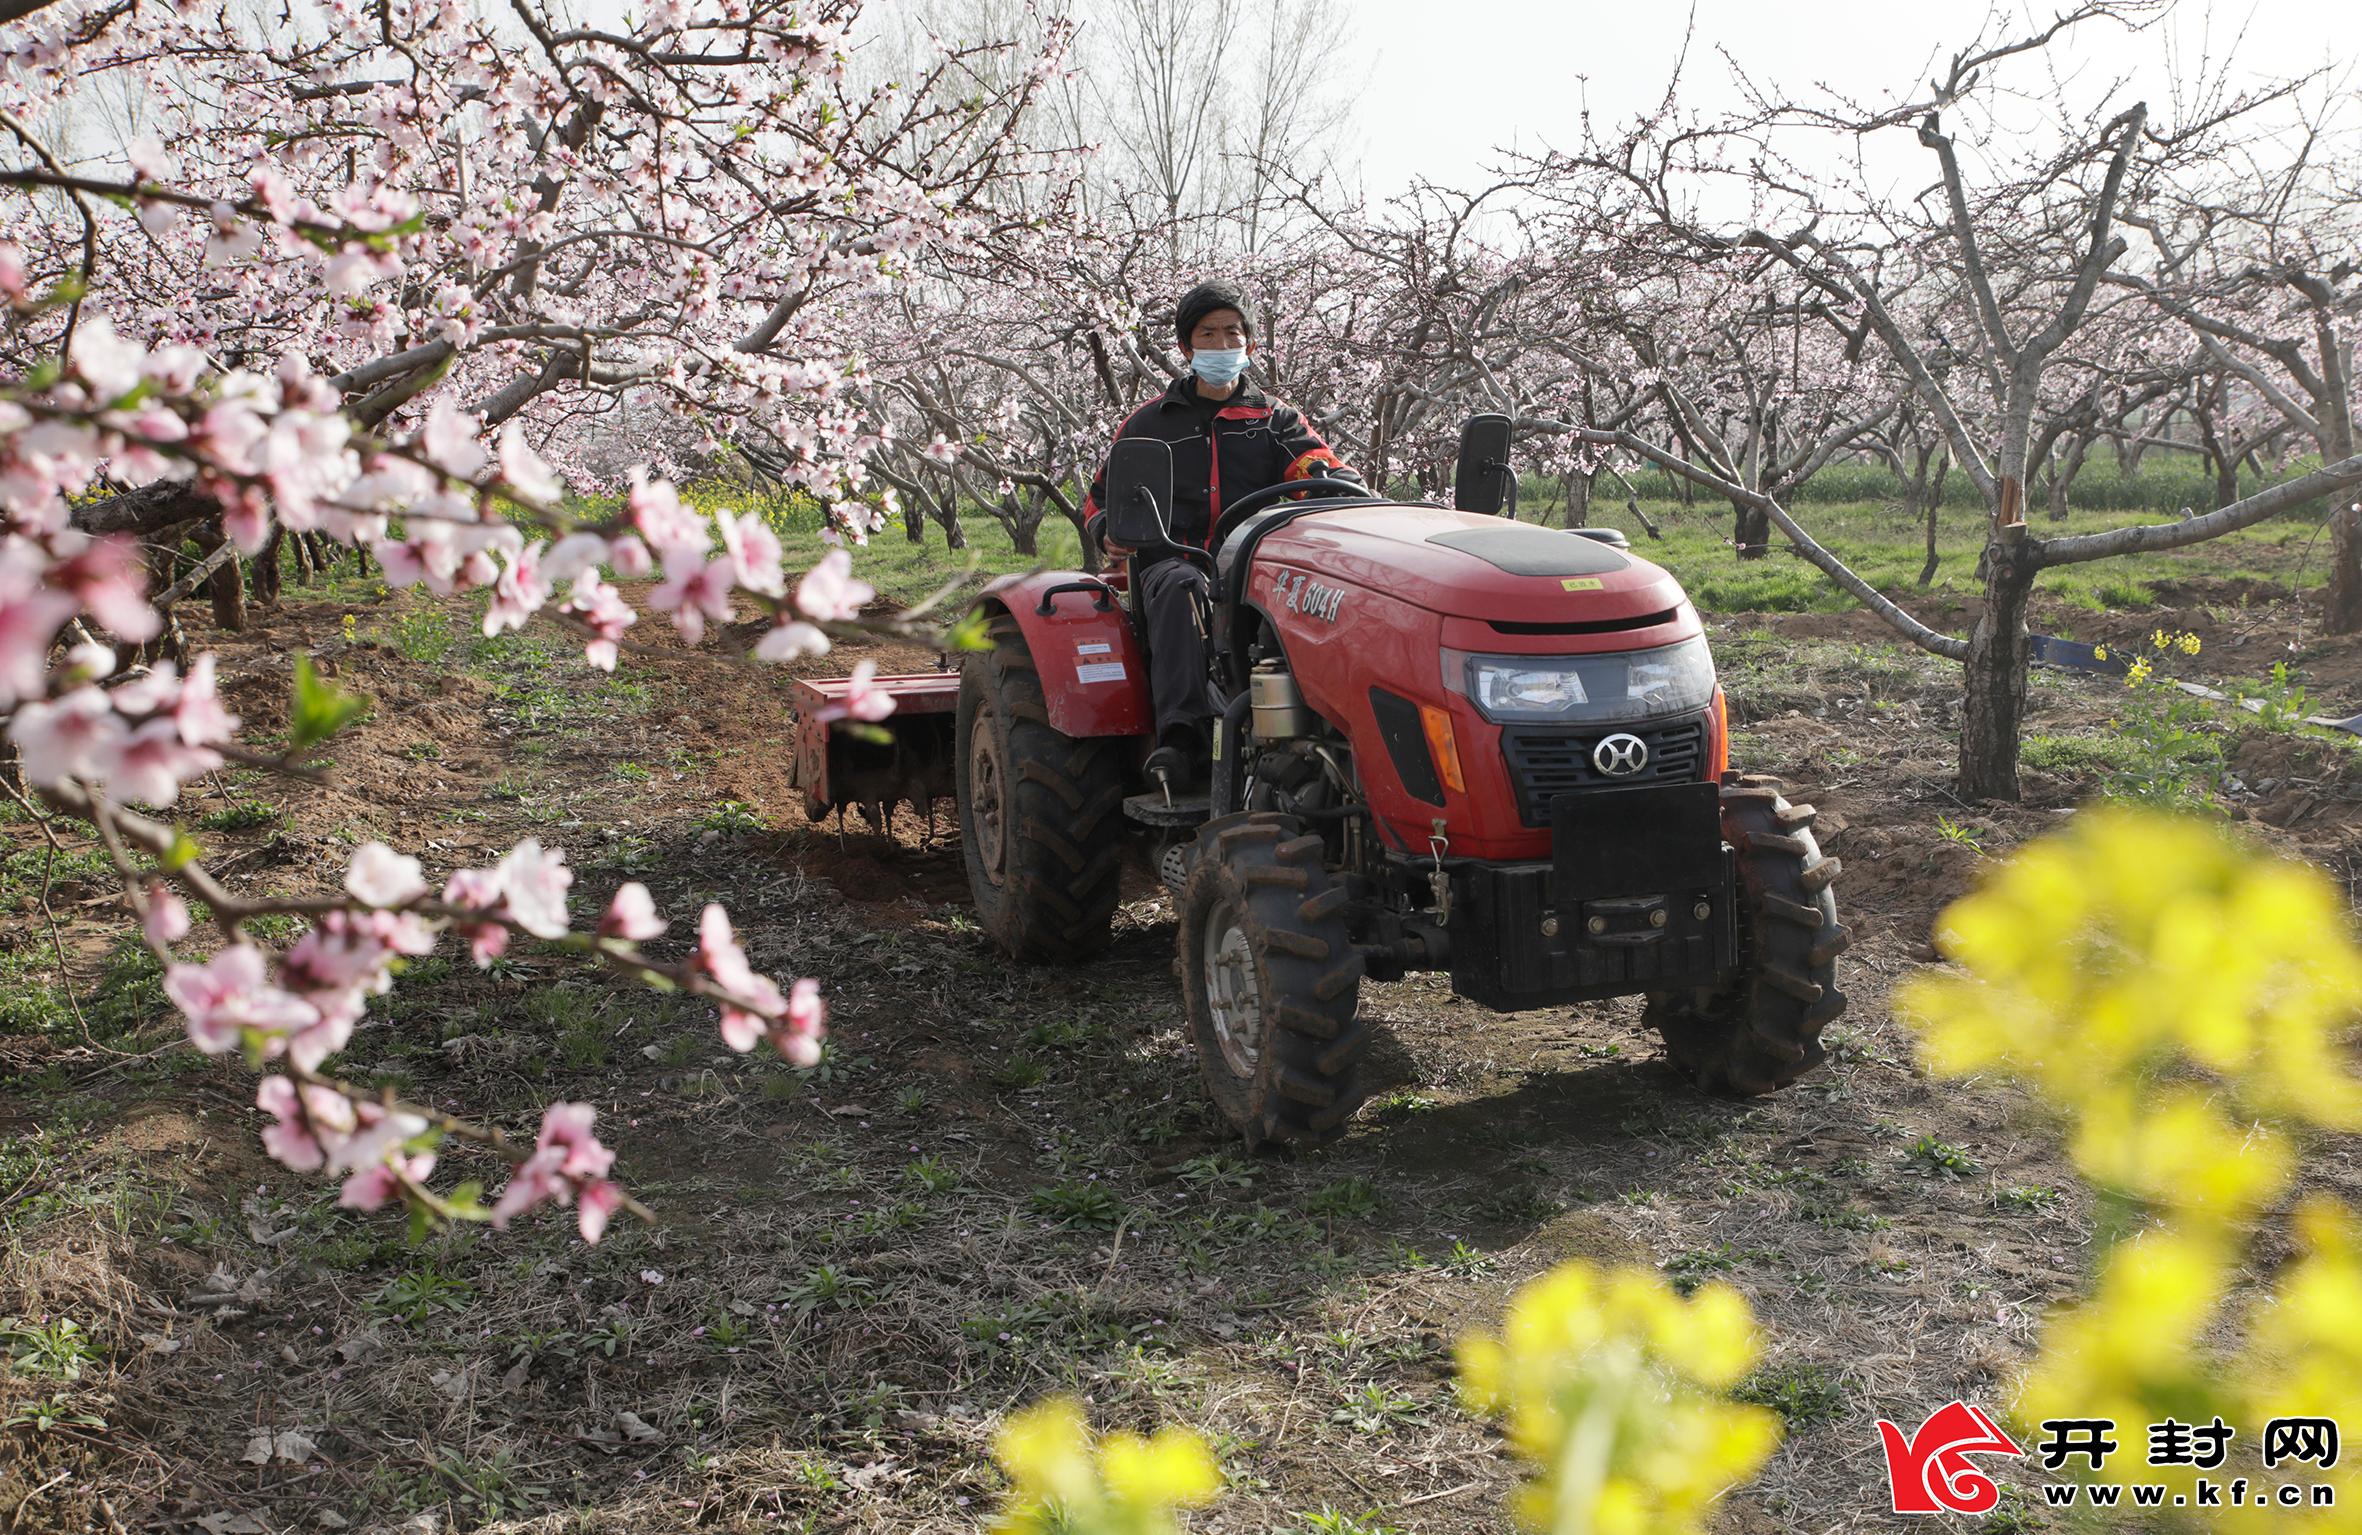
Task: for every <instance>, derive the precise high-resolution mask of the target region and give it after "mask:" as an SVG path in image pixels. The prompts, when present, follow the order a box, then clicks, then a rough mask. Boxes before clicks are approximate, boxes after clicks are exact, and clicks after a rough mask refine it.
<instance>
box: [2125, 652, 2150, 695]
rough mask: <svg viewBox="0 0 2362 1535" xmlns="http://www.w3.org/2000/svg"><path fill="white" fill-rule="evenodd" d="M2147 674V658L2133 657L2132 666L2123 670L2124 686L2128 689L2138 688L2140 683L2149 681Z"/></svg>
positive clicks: (2148, 670)
mask: <svg viewBox="0 0 2362 1535" xmlns="http://www.w3.org/2000/svg"><path fill="white" fill-rule="evenodd" d="M2149 672H2150V666H2149V658H2148V657H2147V656H2134V657H2133V658H2132V664H2131V665H2130V666H2128V667H2126V668H2125V669H2124V685H2125V686H2126V687H2128V688H2136V687H2139V686H2140V685H2141V684H2142V683H2144V682H2146V681H2148V680H2149Z"/></svg>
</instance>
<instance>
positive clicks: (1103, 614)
mask: <svg viewBox="0 0 2362 1535" xmlns="http://www.w3.org/2000/svg"><path fill="white" fill-rule="evenodd" d="M982 602H983V604H984V609H985V611H986V612H987V613H995V612H998V613H1006V614H1008V615H1009V616H1010V617H1011V618H1013V619H1015V620H1016V621H1017V629H1018V632H1019V633H1020V634H1022V635H1023V636H1024V638H1025V649H1026V651H1027V653H1029V654H1030V655H1031V656H1032V657H1033V664H1034V669H1035V671H1036V673H1037V674H1038V675H1039V676H1040V678H1041V683H1042V701H1043V703H1044V704H1046V705H1047V706H1048V708H1049V711H1050V728H1051V729H1053V730H1055V731H1057V732H1058V733H1059V734H1060V735H1064V736H1144V735H1147V734H1149V733H1150V729H1151V721H1152V720H1153V719H1154V718H1155V714H1154V710H1153V709H1152V707H1151V706H1150V703H1149V698H1148V668H1147V665H1146V658H1145V657H1144V656H1143V655H1142V654H1141V651H1140V643H1139V640H1138V639H1137V638H1136V637H1135V636H1134V635H1133V633H1132V620H1131V616H1130V615H1129V614H1127V613H1126V612H1125V611H1124V605H1123V600H1122V594H1121V593H1119V592H1118V591H1117V590H1116V589H1115V588H1114V587H1112V586H1110V585H1109V584H1107V583H1106V582H1104V581H1102V580H1100V579H1099V578H1098V577H1096V576H1086V575H1084V574H1082V573H1081V572H1080V571H1074V570H1046V571H1035V572H1033V573H1032V574H1029V575H1021V576H1003V577H1002V578H1000V579H999V580H997V581H994V582H993V583H992V584H991V585H989V586H987V587H985V588H984V592H983V597H982ZM1045 610H1046V611H1045Z"/></svg>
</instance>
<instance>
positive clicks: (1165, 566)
mask: <svg viewBox="0 0 2362 1535" xmlns="http://www.w3.org/2000/svg"><path fill="white" fill-rule="evenodd" d="M1133 579H1134V585H1135V586H1136V587H1137V588H1138V590H1139V602H1140V611H1141V616H1142V619H1143V620H1144V622H1145V625H1146V627H1147V630H1148V694H1149V697H1151V698H1152V699H1154V700H1155V701H1156V734H1157V739H1158V740H1160V741H1161V740H1163V739H1164V738H1165V733H1166V732H1167V731H1169V730H1171V729H1173V728H1174V727H1175V726H1187V727H1188V728H1190V729H1192V730H1204V729H1205V728H1206V726H1207V724H1208V723H1209V722H1210V721H1211V720H1212V719H1213V718H1214V697H1213V694H1212V693H1211V692H1210V691H1209V690H1208V688H1207V685H1206V650H1207V639H1206V625H1207V620H1208V615H1209V613H1210V612H1211V611H1212V607H1213V599H1212V595H1211V594H1212V587H1211V584H1210V583H1209V582H1208V581H1207V579H1206V573H1205V572H1204V571H1202V570H1200V569H1198V568H1197V567H1196V566H1195V565H1192V564H1190V563H1189V562H1188V561H1187V560H1169V559H1168V560H1159V561H1157V562H1156V563H1155V564H1153V565H1150V566H1149V567H1147V568H1146V569H1145V570H1139V571H1137V572H1136V573H1135V575H1134V578H1133Z"/></svg>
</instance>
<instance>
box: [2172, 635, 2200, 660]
mask: <svg viewBox="0 0 2362 1535" xmlns="http://www.w3.org/2000/svg"><path fill="white" fill-rule="evenodd" d="M2174 645H2175V646H2176V647H2177V648H2178V649H2179V650H2180V651H2181V653H2182V654H2183V655H2185V656H2194V655H2196V654H2197V653H2198V636H2196V635H2195V634H2192V633H2190V632H2189V631H2188V630H2186V629H2185V630H2183V631H2182V633H2181V634H2180V635H2179V636H2178V637H2177V638H2176V639H2175V640H2174Z"/></svg>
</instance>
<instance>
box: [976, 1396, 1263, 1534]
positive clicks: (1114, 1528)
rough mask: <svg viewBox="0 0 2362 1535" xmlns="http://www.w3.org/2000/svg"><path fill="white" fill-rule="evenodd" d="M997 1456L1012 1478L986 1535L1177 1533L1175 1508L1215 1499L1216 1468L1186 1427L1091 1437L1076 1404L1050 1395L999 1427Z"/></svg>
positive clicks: (1218, 1472)
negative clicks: (1147, 1433)
mask: <svg viewBox="0 0 2362 1535" xmlns="http://www.w3.org/2000/svg"><path fill="white" fill-rule="evenodd" d="M994 1453H995V1455H996V1456H997V1457H998V1459H999V1460H1000V1463H1001V1469H1002V1470H1004V1471H1006V1472H1007V1473H1008V1476H1009V1481H1010V1483H1011V1488H1010V1492H1009V1501H1008V1505H1007V1506H1006V1507H1005V1508H1003V1509H1002V1511H1001V1514H1000V1517H999V1518H998V1519H997V1520H995V1521H994V1522H993V1525H992V1535H1173V1531H1174V1530H1175V1529H1176V1528H1177V1527H1176V1525H1175V1524H1174V1522H1173V1510H1174V1509H1176V1508H1184V1507H1194V1506H1196V1505H1198V1504H1201V1503H1206V1502H1210V1501H1212V1499H1213V1497H1214V1495H1215V1494H1216V1493H1218V1492H1220V1491H1221V1490H1222V1472H1221V1470H1220V1468H1219V1467H1217V1466H1216V1465H1215V1464H1214V1457H1213V1454H1212V1453H1211V1452H1210V1451H1209V1450H1207V1448H1206V1442H1205V1441H1204V1440H1203V1439H1201V1438H1199V1437H1198V1436H1197V1435H1196V1434H1193V1433H1191V1432H1190V1431H1189V1430H1187V1429H1182V1428H1173V1427H1166V1428H1160V1429H1158V1430H1157V1431H1156V1434H1155V1436H1154V1437H1152V1438H1146V1439H1144V1438H1142V1437H1141V1436H1140V1435H1138V1434H1125V1433H1113V1434H1109V1435H1107V1436H1106V1437H1105V1438H1103V1439H1097V1440H1094V1438H1093V1436H1092V1434H1091V1429H1090V1425H1089V1424H1088V1423H1087V1422H1086V1421H1085V1420H1084V1418H1083V1410H1082V1406H1081V1404H1080V1403H1078V1402H1076V1401H1075V1400H1074V1399H1073V1398H1071V1397H1055V1398H1052V1399H1051V1400H1049V1401H1046V1402H1040V1403H1036V1404H1035V1405H1034V1406H1032V1407H1029V1408H1027V1409H1026V1410H1025V1411H1023V1412H1021V1413H1019V1414H1017V1416H1015V1417H1013V1418H1011V1419H1010V1420H1009V1421H1008V1422H1007V1423H1005V1424H1003V1425H1002V1427H1001V1432H1000V1437H999V1439H998V1441H997V1442H996V1443H995V1445H994Z"/></svg>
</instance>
